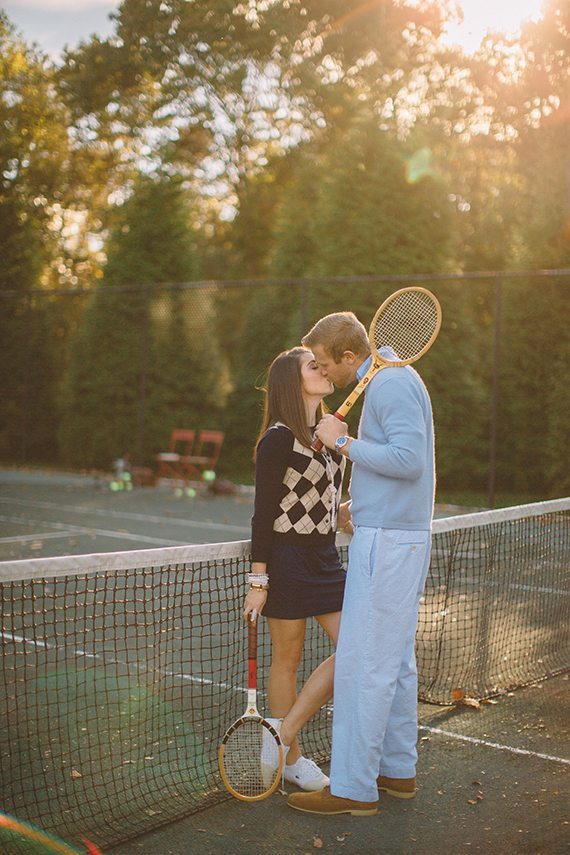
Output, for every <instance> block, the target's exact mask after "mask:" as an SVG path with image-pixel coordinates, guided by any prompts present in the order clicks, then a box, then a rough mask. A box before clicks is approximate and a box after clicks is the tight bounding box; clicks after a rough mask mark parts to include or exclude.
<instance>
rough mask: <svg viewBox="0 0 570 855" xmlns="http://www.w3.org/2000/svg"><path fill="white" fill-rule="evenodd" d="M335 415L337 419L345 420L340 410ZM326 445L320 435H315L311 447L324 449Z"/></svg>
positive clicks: (318, 449)
mask: <svg viewBox="0 0 570 855" xmlns="http://www.w3.org/2000/svg"><path fill="white" fill-rule="evenodd" d="M333 416H334V417H335V419H338V420H339V421H340V422H343V421H344V416H343V415H342V413H339V411H338V410H337V411H336V412H335V413H333ZM324 447H325V444H324V442H321V441H320V439H319V438H318V437H315V438H314V440H313V441H312V443H311V448H312V449H313V451H322V450H323V448H324Z"/></svg>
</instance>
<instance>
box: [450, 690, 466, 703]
mask: <svg viewBox="0 0 570 855" xmlns="http://www.w3.org/2000/svg"><path fill="white" fill-rule="evenodd" d="M451 697H452V699H453V700H454V701H462V700H463V698H464V697H465V692H464V691H463V689H452V690H451Z"/></svg>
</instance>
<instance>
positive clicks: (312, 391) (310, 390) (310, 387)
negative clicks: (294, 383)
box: [301, 351, 334, 398]
mask: <svg viewBox="0 0 570 855" xmlns="http://www.w3.org/2000/svg"><path fill="white" fill-rule="evenodd" d="M301 388H302V391H303V396H304V397H318V398H324V397H325V395H331V394H332V393H333V392H334V386H333V384H332V383H331V381H330V380H327V378H326V377H323V375H322V374H321V369H320V368H319V366H318V365H317V363H316V362H315V357H314V356H313V354H312V353H311V351H307V353H303V354H302V356H301Z"/></svg>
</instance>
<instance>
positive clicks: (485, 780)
mask: <svg viewBox="0 0 570 855" xmlns="http://www.w3.org/2000/svg"><path fill="white" fill-rule="evenodd" d="M568 689H569V681H568V675H567V674H566V675H560V676H558V677H553V678H551V679H550V680H546V681H544V682H543V683H539V684H536V685H534V686H529V687H527V688H524V689H519V690H518V691H516V692H513V693H510V694H508V695H504V696H502V697H499V698H498V699H497V702H496V703H495V704H483V705H482V706H481V707H479V708H478V709H476V708H472V707H466V706H463V707H459V708H458V709H454V710H448V709H447V710H446V709H442V708H441V707H436V706H431V705H426V704H420V728H419V733H418V740H419V744H418V750H419V762H418V772H417V783H418V793H417V796H416V798H415V799H413V800H407V801H402V800H399V799H394V798H390V797H389V796H387V795H385V794H383V795H381V797H380V811H379V814H378V815H377V816H373V817H351V816H336V817H322V816H315V815H309V814H304V813H300V812H298V811H293V810H291V808H289V807H287V804H286V798H285V796H284V795H282V794H280V793H277V794H275V795H273V796H270V797H269V798H268V799H266V800H265V801H263V802H260V803H258V804H255V805H246V804H243V803H241V802H238V801H237V800H236V799H232V798H229V799H228V801H226V802H224V803H222V804H219V805H216V806H215V807H213V808H210V809H208V810H206V811H203V812H202V813H198V814H194V815H193V816H190V817H188V818H187V819H184V820H181V821H179V822H177V823H173V824H171V825H169V826H165V827H164V828H162V829H158V830H157V831H155V832H153V833H151V834H148V835H145V836H143V837H140V838H137V839H134V840H132V841H130V842H128V843H125V844H123V845H119V846H116V847H114V848H113V849H111V850H110V851H111V852H112V853H113V855H221V853H231V855H262V853H263V855H282V853H298V854H299V855H305V853H315V852H319V851H322V852H331V853H335V855H381V853H382V855H408V853H418V855H420V853H421V855H454V854H455V853H462V855H463V853H470V852H481V853H482V852H493V853H499V854H500V855H508V853H514V852H516V853H521V855H523V853H524V855H562V853H565V852H568V849H569V844H570V822H569V817H568V803H569V801H568V799H569V796H570V774H569V773H570V751H569V750H568V748H569V740H568V736H569V733H568V731H569V722H570V693H569V691H568ZM286 789H287V791H288V792H294V791H295V788H294V787H292V786H291V785H289V784H287V785H286Z"/></svg>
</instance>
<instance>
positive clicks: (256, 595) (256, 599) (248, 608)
mask: <svg viewBox="0 0 570 855" xmlns="http://www.w3.org/2000/svg"><path fill="white" fill-rule="evenodd" d="M266 599H267V591H263V590H262V589H261V588H255V589H252V590H251V591H248V592H247V594H246V595H245V600H244V603H243V619H244V620H252V618H251V613H252V612H255V613H256V614H257V615H260V614H261V612H262V611H263V607H264V606H265V601H266Z"/></svg>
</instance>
